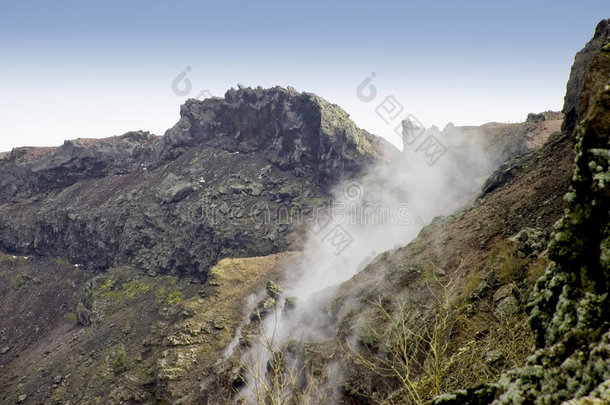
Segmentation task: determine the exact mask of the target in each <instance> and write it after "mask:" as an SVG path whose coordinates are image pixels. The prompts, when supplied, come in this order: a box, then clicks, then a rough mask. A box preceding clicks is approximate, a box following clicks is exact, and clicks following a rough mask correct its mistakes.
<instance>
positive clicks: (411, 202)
mask: <svg viewBox="0 0 610 405" xmlns="http://www.w3.org/2000/svg"><path fill="white" fill-rule="evenodd" d="M430 133H432V134H433V135H435V136H436V139H437V140H438V141H440V142H441V143H442V146H443V148H444V149H443V150H446V152H445V153H443V154H442V155H440V157H439V156H438V154H437V156H435V158H437V160H435V161H434V162H433V163H432V164H431V160H433V159H431V158H430V156H429V155H426V153H425V151H422V150H417V149H416V148H415V147H410V146H409V145H405V150H403V153H402V154H401V156H400V158H399V159H397V160H396V161H394V162H392V163H386V164H380V165H378V166H376V167H374V168H372V169H371V170H370V171H369V172H368V173H367V174H366V175H364V176H363V177H361V178H360V179H357V180H356V181H353V182H346V183H344V184H341V185H339V186H338V187H337V189H336V190H335V192H334V202H333V204H331V206H330V207H329V210H328V211H325V215H321V214H320V213H319V212H318V214H319V215H316V216H315V218H314V219H315V221H313V223H312V226H311V231H310V233H309V235H308V237H307V241H306V244H305V248H304V251H303V252H302V254H301V255H300V258H299V260H298V266H297V268H296V269H295V268H292V269H291V273H290V274H287V275H286V280H285V282H284V283H285V287H286V292H285V295H284V296H286V297H296V298H297V303H298V304H297V306H296V308H295V309H293V310H292V311H290V312H285V311H282V309H281V308H282V307H283V302H282V303H281V305H279V307H278V309H277V310H276V314H275V315H270V316H268V317H267V318H265V319H264V320H263V322H262V327H261V330H260V336H261V337H262V338H261V339H259V342H258V344H255V345H253V346H252V347H251V348H250V350H249V351H248V352H247V353H245V354H244V356H243V357H242V361H243V362H244V363H245V364H247V368H248V369H249V370H250V373H252V372H253V371H254V373H258V378H260V377H261V376H264V375H265V369H266V368H267V367H268V362H269V360H270V358H271V350H280V349H281V348H283V347H284V346H285V345H286V344H287V343H288V342H292V341H295V340H296V341H300V342H316V341H324V340H328V339H331V338H333V336H334V334H335V332H336V328H335V325H332V324H329V321H327V317H326V316H324V314H323V312H322V311H324V310H325V309H324V308H323V307H322V305H321V304H320V302H319V300H318V299H314V297H316V298H319V297H320V292H322V291H325V290H326V291H325V292H324V293H325V294H331V293H332V287H334V286H337V285H338V284H340V283H342V282H344V281H346V280H348V279H350V278H351V277H352V276H354V274H356V273H357V272H359V271H361V270H362V269H363V268H364V267H365V266H366V264H367V263H368V262H370V261H371V260H372V259H373V258H374V257H375V256H376V255H379V254H381V253H382V252H384V251H387V250H390V249H393V248H395V247H397V246H404V245H406V244H407V243H409V242H410V241H411V240H412V239H413V238H414V237H416V236H417V234H418V233H419V231H420V230H421V228H422V227H423V225H424V224H427V223H429V222H430V221H431V220H432V219H433V218H434V217H435V216H438V215H447V214H451V213H452V212H454V211H456V210H457V209H459V208H460V207H462V206H464V205H465V204H466V203H468V202H470V201H472V199H473V198H474V197H476V196H477V195H478V193H479V191H480V187H481V182H482V179H484V178H485V177H486V176H487V175H488V174H489V173H490V172H491V170H492V169H493V167H492V164H491V163H490V162H491V160H490V159H488V157H487V156H488V154H487V153H486V152H489V151H483V150H482V148H480V147H479V146H478V140H479V136H476V134H473V131H472V130H469V131H468V134H469V135H468V139H467V138H466V137H465V136H463V134H462V132H461V131H460V130H459V129H458V128H451V129H450V130H447V131H443V132H440V131H435V130H432V131H427V132H426V134H430ZM426 134H424V135H422V136H425V135H426ZM481 136H482V135H481ZM256 370H258V371H256ZM257 389H260V381H255V379H253V378H250V381H249V384H248V386H247V388H246V389H245V390H243V392H242V398H243V399H244V400H245V401H246V402H249V403H256V400H255V397H256V395H255V392H256V390H257ZM283 389H285V390H287V388H285V387H284V388H283Z"/></svg>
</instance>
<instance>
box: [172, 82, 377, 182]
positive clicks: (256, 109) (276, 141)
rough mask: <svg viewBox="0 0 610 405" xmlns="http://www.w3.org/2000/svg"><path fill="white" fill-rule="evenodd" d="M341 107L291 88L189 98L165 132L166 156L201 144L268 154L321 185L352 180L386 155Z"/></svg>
mask: <svg viewBox="0 0 610 405" xmlns="http://www.w3.org/2000/svg"><path fill="white" fill-rule="evenodd" d="M373 138H374V137H372V136H370V135H369V134H368V133H366V132H364V131H362V130H360V129H359V128H357V127H356V125H355V124H354V123H353V122H352V121H351V120H350V119H349V115H348V114H347V113H346V112H345V111H343V110H342V109H341V108H340V107H339V106H337V105H334V104H330V103H328V102H327V101H326V100H324V99H322V98H320V97H318V96H317V95H315V94H312V93H299V92H297V91H296V90H294V89H292V88H288V89H284V88H281V87H275V88H272V89H268V90H263V89H261V88H258V89H252V88H244V87H241V86H240V88H239V89H238V90H234V89H231V90H229V91H227V92H226V94H225V97H224V99H221V98H209V99H206V100H203V101H199V100H194V99H191V100H188V101H187V102H186V103H185V104H184V105H183V106H182V107H181V108H180V121H178V123H177V124H176V125H175V126H174V127H173V128H171V129H170V130H168V131H167V133H166V135H165V137H164V138H163V142H162V155H163V156H170V157H172V156H175V155H176V154H179V153H181V152H182V151H183V150H184V148H186V147H190V146H193V145H196V144H199V143H202V142H208V143H210V144H211V145H214V146H216V147H220V148H222V149H224V150H227V151H229V152H240V153H249V152H253V151H260V152H264V153H265V154H266V156H267V158H268V159H269V161H271V162H273V163H274V164H276V165H277V166H278V167H280V168H281V169H284V170H286V169H289V170H297V171H299V172H302V173H303V174H313V175H314V176H315V178H316V179H317V181H318V182H319V183H320V184H322V185H327V184H328V183H329V182H332V181H335V180H338V179H341V178H344V177H350V176H353V175H354V174H355V173H357V172H358V171H359V170H360V167H361V166H362V164H363V163H365V162H372V161H374V160H375V159H377V158H380V157H382V153H383V151H381V150H377V149H375V147H374V146H373V145H372V143H371V142H370V141H372V139H373Z"/></svg>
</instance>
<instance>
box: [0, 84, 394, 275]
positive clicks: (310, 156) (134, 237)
mask: <svg viewBox="0 0 610 405" xmlns="http://www.w3.org/2000/svg"><path fill="white" fill-rule="evenodd" d="M180 114H181V118H180V120H179V122H178V123H177V124H176V125H175V126H174V127H173V128H171V129H170V130H168V131H167V133H166V134H165V135H164V136H163V137H157V136H153V135H151V134H149V133H146V132H130V133H127V134H125V135H122V136H118V137H113V138H108V139H101V140H92V139H77V140H74V141H66V142H65V143H64V145H62V146H60V147H58V148H17V149H14V150H13V151H12V152H11V153H10V154H6V155H4V156H3V157H2V159H1V160H0V189H1V190H2V193H0V247H1V248H2V249H3V250H5V251H9V252H14V253H20V254H27V255H31V254H37V255H43V256H60V257H63V258H65V259H67V260H70V261H71V262H74V263H81V264H86V265H88V266H90V267H94V268H102V269H103V268H108V267H109V266H113V265H114V266H116V265H121V264H132V265H134V266H137V267H140V268H144V269H146V270H150V271H151V273H157V272H159V273H167V272H176V273H181V274H193V275H199V276H202V277H205V274H206V271H207V269H208V268H209V267H210V266H211V265H213V264H214V263H216V261H218V259H219V258H221V257H225V256H240V255H263V254H270V253H274V252H278V251H282V250H285V249H288V248H289V247H290V244H291V242H290V240H289V235H290V234H291V233H292V231H293V226H294V225H295V224H296V226H298V225H299V223H298V222H299V221H297V220H293V219H294V218H286V216H285V215H284V217H282V218H279V217H280V216H281V214H282V212H284V211H287V212H290V215H291V216H294V217H299V216H305V215H306V214H307V212H308V210H311V208H312V206H313V205H314V204H317V203H320V202H322V201H323V200H324V198H328V195H329V194H328V192H329V190H330V189H331V187H332V186H333V184H335V183H336V182H337V181H339V180H340V179H343V178H350V177H353V176H355V175H357V174H358V173H359V172H360V171H361V170H362V169H363V168H364V167H366V166H367V165H370V164H372V163H374V162H376V161H380V160H383V159H387V158H389V157H390V156H391V154H392V153H393V151H392V149H393V148H392V147H391V146H389V144H387V143H385V142H384V141H382V140H380V139H378V138H376V137H374V136H372V135H370V134H368V133H367V132H366V131H363V130H360V129H359V128H357V127H356V125H354V123H353V122H352V121H351V120H350V119H349V116H348V115H347V114H346V113H345V112H344V111H343V110H342V109H341V108H339V107H338V106H336V105H333V104H330V103H328V102H327V101H325V100H323V99H321V98H320V97H318V96H316V95H314V94H310V93H298V92H296V91H295V90H294V89H284V88H280V87H276V88H272V89H266V90H263V89H261V88H258V89H250V88H240V89H239V90H229V91H228V92H227V93H226V95H225V97H224V98H222V99H221V98H212V99H207V100H204V101H197V100H188V101H187V102H186V104H184V105H183V106H182V107H181V109H180ZM301 225H302V224H301Z"/></svg>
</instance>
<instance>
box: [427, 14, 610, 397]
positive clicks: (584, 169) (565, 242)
mask: <svg viewBox="0 0 610 405" xmlns="http://www.w3.org/2000/svg"><path fill="white" fill-rule="evenodd" d="M609 44H610V20H604V21H602V22H600V24H599V25H598V26H597V29H596V30H595V35H594V38H593V39H592V40H591V41H590V42H589V43H588V44H587V46H586V47H585V49H583V51H581V52H579V54H578V55H577V56H576V58H575V63H574V67H573V69H572V72H571V75H570V81H569V83H568V86H567V95H566V99H565V104H564V113H565V114H566V119H565V122H564V125H563V128H564V130H571V129H573V128H575V129H574V137H575V141H576V146H575V151H576V161H575V168H574V175H573V179H572V185H571V191H570V193H568V195H567V196H566V201H567V210H566V213H565V215H564V216H563V218H562V219H561V220H560V221H559V222H558V223H557V224H556V226H555V231H554V233H553V235H552V239H551V242H550V244H549V257H550V258H551V260H552V263H551V264H550V265H549V267H548V268H547V270H546V273H545V274H544V275H543V276H542V277H541V278H540V279H539V280H538V282H537V284H536V288H535V291H534V294H533V302H532V304H531V309H532V311H531V326H532V328H533V331H534V335H535V340H536V346H537V350H536V352H535V353H534V354H533V355H532V356H531V357H530V358H529V359H528V360H527V362H526V365H525V366H523V367H522V368H520V369H516V370H513V371H510V372H509V373H507V374H506V375H504V376H503V377H502V379H501V380H500V382H499V386H494V387H495V388H496V392H495V395H494V396H493V397H487V398H482V397H481V396H480V395H478V394H476V393H475V392H472V393H466V394H465V395H464V396H463V401H462V402H460V403H491V402H493V403H494V404H498V405H499V404H506V405H508V404H512V405H516V404H545V405H550V404H560V403H562V402H564V401H568V400H572V399H578V398H581V397H585V396H588V397H590V398H591V399H592V401H593V402H592V403H596V401H597V400H598V399H600V400H602V401H605V402H607V401H608V400H609V399H610V398H609V397H608V395H607V394H608V390H607V386H608V380H610V322H609V320H610V299H609V294H610V268H609V267H608V238H609V237H610V210H609V208H610V193H609V192H608V189H607V185H606V183H605V181H599V179H601V178H602V177H603V176H600V173H606V172H607V171H608V162H607V156H608V155H607V154H608V150H609V134H610V52H609V51H608V50H607V48H608V47H609ZM530 234H531V233H526V235H524V236H523V237H522V239H529V237H530V236H531V235H530ZM519 237H521V235H519V236H518V237H517V239H519ZM481 399H482V400H483V401H482V402H481ZM494 399H495V401H494ZM452 401H453V402H452ZM436 403H437V404H449V403H457V402H455V400H454V399H450V398H445V399H443V398H439V399H438V400H437V401H436ZM571 403H589V402H587V401H585V400H584V399H583V400H582V401H581V402H579V401H578V400H576V401H573V402H571Z"/></svg>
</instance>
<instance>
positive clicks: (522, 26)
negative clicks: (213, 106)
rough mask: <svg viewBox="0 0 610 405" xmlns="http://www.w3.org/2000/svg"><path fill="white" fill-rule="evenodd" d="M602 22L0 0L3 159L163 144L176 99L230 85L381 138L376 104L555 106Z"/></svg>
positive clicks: (580, 5) (516, 13) (480, 8)
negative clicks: (293, 96)
mask: <svg viewBox="0 0 610 405" xmlns="http://www.w3.org/2000/svg"><path fill="white" fill-rule="evenodd" d="M608 17H610V3H609V2H608V0H600V1H593V0H592V1H574V0H571V1H561V0H560V1H550V0H549V1H536V0H529V1H506V2H499V1H490V0H487V1H418V2H411V1H372V0H370V1H358V0H352V1H335V2H331V1H318V0H310V1H302V2H292V1H288V0H284V1H214V2H207V1H155V0H148V1H126V0H123V1H114V0H105V1H83V0H77V1H74V0H67V1H61V2H60V1H58V2H51V1H28V0H18V1H12V0H0V58H1V59H0V61H1V63H0V89H1V90H0V91H1V93H0V151H3V150H10V149H11V148H13V147H15V146H23V145H41V146H42V145H59V144H61V143H62V142H63V140H64V139H72V138H77V137H105V136H112V135H118V134H122V133H124V132H127V131H129V130H137V129H143V130H149V131H151V132H153V133H156V134H160V135H161V134H163V133H164V132H165V130H166V129H168V128H170V127H171V126H172V125H173V124H174V123H175V122H176V121H177V120H178V117H179V106H180V104H182V103H183V102H184V100H185V99H186V98H188V97H197V96H199V95H200V94H201V92H202V91H203V90H208V91H209V92H210V93H211V94H213V95H217V96H222V95H223V94H224V92H225V91H226V90H227V89H228V88H230V87H236V86H237V83H241V84H244V85H246V86H257V85H262V86H263V87H270V86H274V85H281V86H289V85H290V86H293V87H295V88H296V89H297V90H300V91H310V92H314V93H317V94H319V95H320V96H322V97H324V98H326V99H327V100H329V101H331V102H333V103H336V104H339V105H341V106H342V107H343V108H344V109H345V110H346V111H347V112H348V113H350V114H351V116H352V118H353V119H354V120H355V121H356V123H357V124H358V125H360V126H361V127H364V128H366V129H368V130H369V131H371V132H374V133H376V134H378V135H382V136H385V137H387V138H388V139H390V140H392V137H393V136H394V135H393V128H392V127H390V126H389V125H387V124H385V123H384V122H383V120H381V119H380V118H379V117H378V116H377V114H376V112H375V108H376V107H377V105H378V104H379V103H380V102H381V101H382V100H383V99H384V97H386V96H389V95H393V96H395V100H396V101H398V102H399V103H400V104H401V105H402V106H403V107H404V114H407V113H408V114H413V115H414V116H415V117H417V118H418V119H419V120H420V121H421V122H422V123H423V124H424V125H426V126H430V125H432V124H435V125H437V126H440V127H443V126H444V125H445V124H446V123H447V122H449V121H452V122H454V123H455V124H456V125H466V124H481V123H484V122H489V121H500V122H514V121H522V120H523V119H524V118H525V116H526V115H527V113H528V112H539V111H544V110H548V109H553V110H559V109H561V106H562V103H563V96H564V92H565V83H566V81H567V78H568V74H569V69H570V66H571V64H572V61H573V58H574V54H575V53H576V52H577V51H578V50H580V49H581V48H582V46H583V45H584V44H585V43H586V41H588V40H589V38H590V37H591V36H592V34H593V30H594V28H595V25H596V24H597V22H598V21H599V20H601V19H602V18H608ZM187 67H188V68H189V70H187ZM182 72H185V73H186V76H185V78H186V79H188V80H189V81H190V83H191V86H192V89H191V91H190V92H188V94H185V95H177V94H175V93H176V92H174V91H173V90H172V82H173V81H174V79H175V78H176V77H177V76H178V75H179V74H181V73H182ZM373 72H374V73H375V75H376V76H375V78H374V80H373V82H372V84H373V85H374V86H375V88H376V89H377V91H378V95H377V98H376V99H375V100H373V101H371V102H363V101H362V100H361V99H360V98H359V97H358V96H357V92H356V88H357V87H358V85H359V84H360V83H361V82H362V81H363V80H364V79H365V78H366V77H367V76H369V75H370V74H371V73H373ZM184 85H185V82H184V81H179V86H178V89H188V88H185V87H184ZM183 93H184V92H183Z"/></svg>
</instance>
